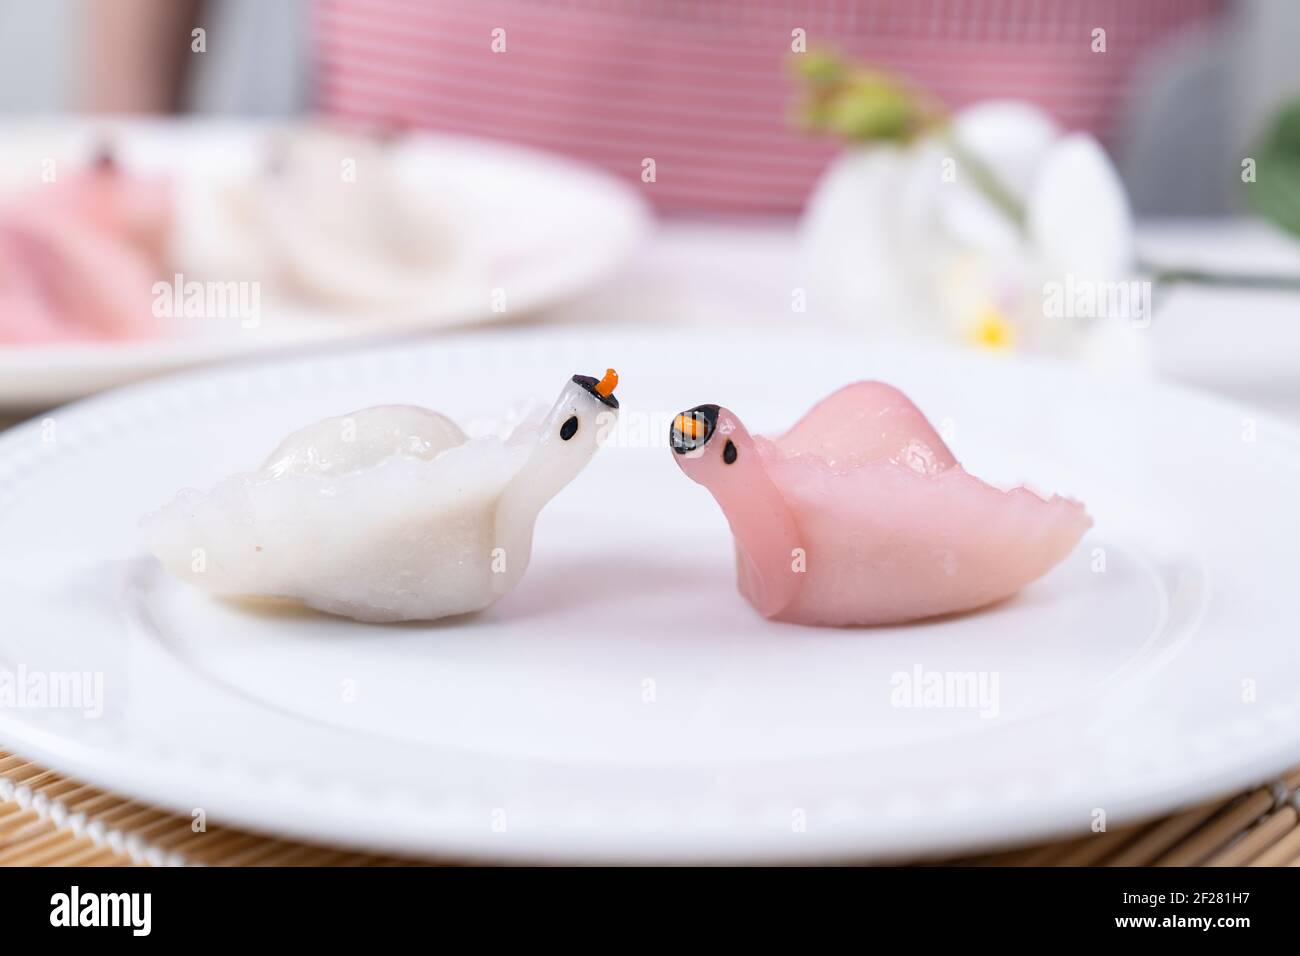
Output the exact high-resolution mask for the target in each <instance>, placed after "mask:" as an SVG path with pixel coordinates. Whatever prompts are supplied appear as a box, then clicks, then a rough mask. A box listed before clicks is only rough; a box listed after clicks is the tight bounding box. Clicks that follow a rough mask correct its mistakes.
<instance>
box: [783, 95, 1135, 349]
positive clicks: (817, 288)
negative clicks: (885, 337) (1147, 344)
mask: <svg viewBox="0 0 1300 956" xmlns="http://www.w3.org/2000/svg"><path fill="white" fill-rule="evenodd" d="M981 174H983V175H984V176H985V177H989V176H991V178H992V183H991V184H990V183H989V182H987V181H982V179H981ZM990 185H991V187H992V188H990ZM998 193H1001V194H1002V195H1001V197H1000V198H1001V200H1002V201H999V197H998ZM802 231H803V251H804V255H805V263H806V268H807V273H808V274H807V280H808V287H809V304H810V306H811V307H812V308H813V309H814V310H816V311H817V312H818V313H820V314H823V315H828V316H830V317H832V318H834V319H836V320H838V321H841V322H844V323H847V324H851V325H853V326H855V327H862V328H867V329H869V330H871V331H873V332H876V333H878V334H903V335H928V336H934V337H939V338H947V339H949V340H954V339H955V340H962V341H966V342H972V343H976V344H980V345H984V346H988V347H994V348H1018V349H1024V350H1027V351H1033V352H1042V353H1049V354H1058V355H1059V354H1067V355H1078V356H1082V357H1084V358H1085V359H1088V360H1090V361H1094V362H1098V363H1099V364H1105V365H1110V366H1119V367H1134V366H1135V365H1140V364H1141V362H1142V348H1141V346H1142V338H1143V337H1142V336H1141V334H1140V330H1141V329H1142V328H1145V327H1146V325H1148V324H1149V322H1150V315H1149V308H1150V294H1149V291H1148V292H1146V293H1145V295H1144V294H1143V287H1142V286H1140V285H1139V284H1135V285H1129V284H1128V283H1130V282H1131V281H1132V278H1133V277H1132V270H1133V225H1132V218H1131V216H1130V213H1129V209H1128V203H1127V200H1126V198H1125V195H1124V191H1123V187H1122V186H1121V184H1120V182H1119V177H1118V176H1117V175H1116V173H1115V170H1114V168H1113V167H1112V165H1111V164H1110V161H1109V160H1108V159H1107V157H1106V154H1105V153H1104V152H1103V150H1102V149H1101V147H1100V146H1099V145H1098V144H1097V142H1096V141H1095V140H1094V139H1093V138H1092V137H1090V136H1087V135H1084V134H1064V133H1063V132H1062V131H1061V130H1060V129H1059V128H1058V127H1057V126H1056V125H1055V124H1054V123H1053V122H1052V120H1051V119H1050V118H1048V117H1047V116H1046V115H1045V114H1043V113H1042V112H1040V111H1039V110H1037V109H1035V108H1033V107H1031V106H1028V105H1026V104H1024V103H1018V102H1010V101H993V102H988V103H983V104H980V105H978V106H975V107H972V108H970V109H967V110H965V111H963V112H961V113H958V114H957V115H956V116H955V117H954V118H953V121H952V123H951V125H950V126H949V127H948V128H947V129H946V130H945V131H944V133H943V134H932V135H930V136H927V137H926V138H924V139H922V140H920V141H918V142H917V143H915V144H913V145H910V146H897V145H891V144H873V145H869V146H863V147H856V148H853V149H851V150H849V151H847V152H846V153H845V154H844V155H843V156H842V157H840V158H839V159H838V160H836V161H835V162H834V163H833V164H832V165H831V167H830V169H829V170H828V171H827V172H826V174H825V176H824V177H823V178H822V180H821V182H820V183H819V184H818V186H817V188H816V189H815V190H814V191H813V194H812V196H811V197H810V199H809V202H808V207H807V210H806V212H805V216H804V222H803V226H802ZM1148 288H1149V287H1148Z"/></svg>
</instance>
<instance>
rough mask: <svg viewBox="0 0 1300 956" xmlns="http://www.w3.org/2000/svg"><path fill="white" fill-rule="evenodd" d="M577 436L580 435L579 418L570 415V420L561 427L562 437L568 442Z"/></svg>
mask: <svg viewBox="0 0 1300 956" xmlns="http://www.w3.org/2000/svg"><path fill="white" fill-rule="evenodd" d="M576 434H578V416H577V415H570V416H569V418H568V420H567V421H565V423H564V424H563V425H561V426H560V437H561V438H563V439H564V440H565V441H568V440H569V439H570V438H572V437H573V436H574V435H576Z"/></svg>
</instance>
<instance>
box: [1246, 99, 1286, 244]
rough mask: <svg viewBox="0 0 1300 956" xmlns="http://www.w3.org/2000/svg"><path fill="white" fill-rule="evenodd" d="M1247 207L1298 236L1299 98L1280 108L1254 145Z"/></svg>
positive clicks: (1247, 190) (1247, 187) (1247, 192)
mask: <svg viewBox="0 0 1300 956" xmlns="http://www.w3.org/2000/svg"><path fill="white" fill-rule="evenodd" d="M1244 185H1245V187H1246V200H1247V202H1248V203H1249V205H1250V207H1251V208H1252V209H1254V210H1255V212H1257V213H1259V214H1260V215H1261V216H1263V217H1264V218H1265V219H1267V220H1269V221H1270V222H1273V223H1275V224H1276V225H1278V226H1281V227H1282V228H1283V229H1285V230H1286V231H1287V232H1290V233H1292V234H1293V235H1296V236H1300V100H1292V101H1291V102H1290V103H1288V104H1286V105H1285V106H1283V107H1282V109H1281V110H1280V111H1279V112H1278V115H1277V117H1276V118H1275V119H1274V121H1273V125H1272V126H1271V127H1270V128H1269V130H1268V132H1267V133H1265V135H1264V138H1263V139H1262V140H1260V142H1259V143H1258V144H1257V145H1256V147H1255V182H1253V183H1251V182H1247V183H1245V184H1244Z"/></svg>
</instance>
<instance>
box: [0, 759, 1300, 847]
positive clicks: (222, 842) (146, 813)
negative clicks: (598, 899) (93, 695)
mask: <svg viewBox="0 0 1300 956" xmlns="http://www.w3.org/2000/svg"><path fill="white" fill-rule="evenodd" d="M437 862H442V863H444V864H445V863H446V862H449V861H433V860H424V861H415V860H409V859H399V858H396V857H387V856H378V855H374V854H368V853H354V852H350V851H346V850H339V849H333V848H330V847H324V846H315V845H312V844H307V843H298V842H295V841H292V840H279V839H274V838H269V837H265V836H261V835H259V834H255V833H249V832H247V831H243V830H238V829H234V828H232V827H226V826H221V825H219V824H214V825H211V826H208V827H207V829H206V830H205V831H203V832H195V827H194V821H193V820H192V819H191V818H189V817H186V816H180V815H178V814H175V813H171V812H169V811H166V810H160V809H158V808H156V807H150V806H148V805H146V804H142V803H138V802H135V801H133V800H125V799H123V798H121V797H117V796H114V795H113V794H111V793H106V792H105V791H103V790H100V789H98V788H96V787H91V786H87V785H85V784H81V783H78V782H77V781H75V780H70V779H68V778H67V777H64V776H62V775H60V774H57V773H54V772H53V771H51V770H46V769H44V768H43V767H39V766H37V765H36V764H33V763H31V762H29V761H27V760H25V759H23V758H22V757H19V756H16V755H14V754H11V753H7V752H4V751H0V866H192V865H199V866H202V865H207V866H411V865H421V864H422V863H423V864H430V863H437ZM956 862H959V863H964V864H975V865H985V866H1098V865H1100V866H1300V768H1297V769H1296V770H1293V771H1292V772H1291V773H1290V774H1288V775H1287V776H1286V777H1284V778H1282V779H1279V780H1277V781H1275V782H1273V783H1272V784H1270V785H1268V786H1264V787H1259V788H1257V789H1254V790H1248V791H1246V792H1244V793H1239V794H1235V795H1233V796H1231V797H1228V798H1226V799H1223V798H1220V799H1217V800H1212V801H1209V802H1207V803H1204V804H1201V805H1199V806H1196V807H1192V808H1191V809H1188V810H1183V811H1180V812H1179V813H1175V814H1173V815H1171V816H1167V817H1161V818H1159V819H1156V820H1152V821H1149V822H1147V823H1143V824H1139V825H1133V826H1126V827H1122V828H1120V829H1116V830H1111V831H1109V832H1106V833H1099V834H1095V835H1093V836H1088V837H1082V838H1079V839H1076V840H1069V841H1066V842H1062V843H1052V844H1047V845H1045V846H1037V847H1030V848H1025V849H1017V850H1012V851H1008V852H1004V853H996V854H989V855H985V856H980V857H971V858H967V859H963V860H959V861H956Z"/></svg>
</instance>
